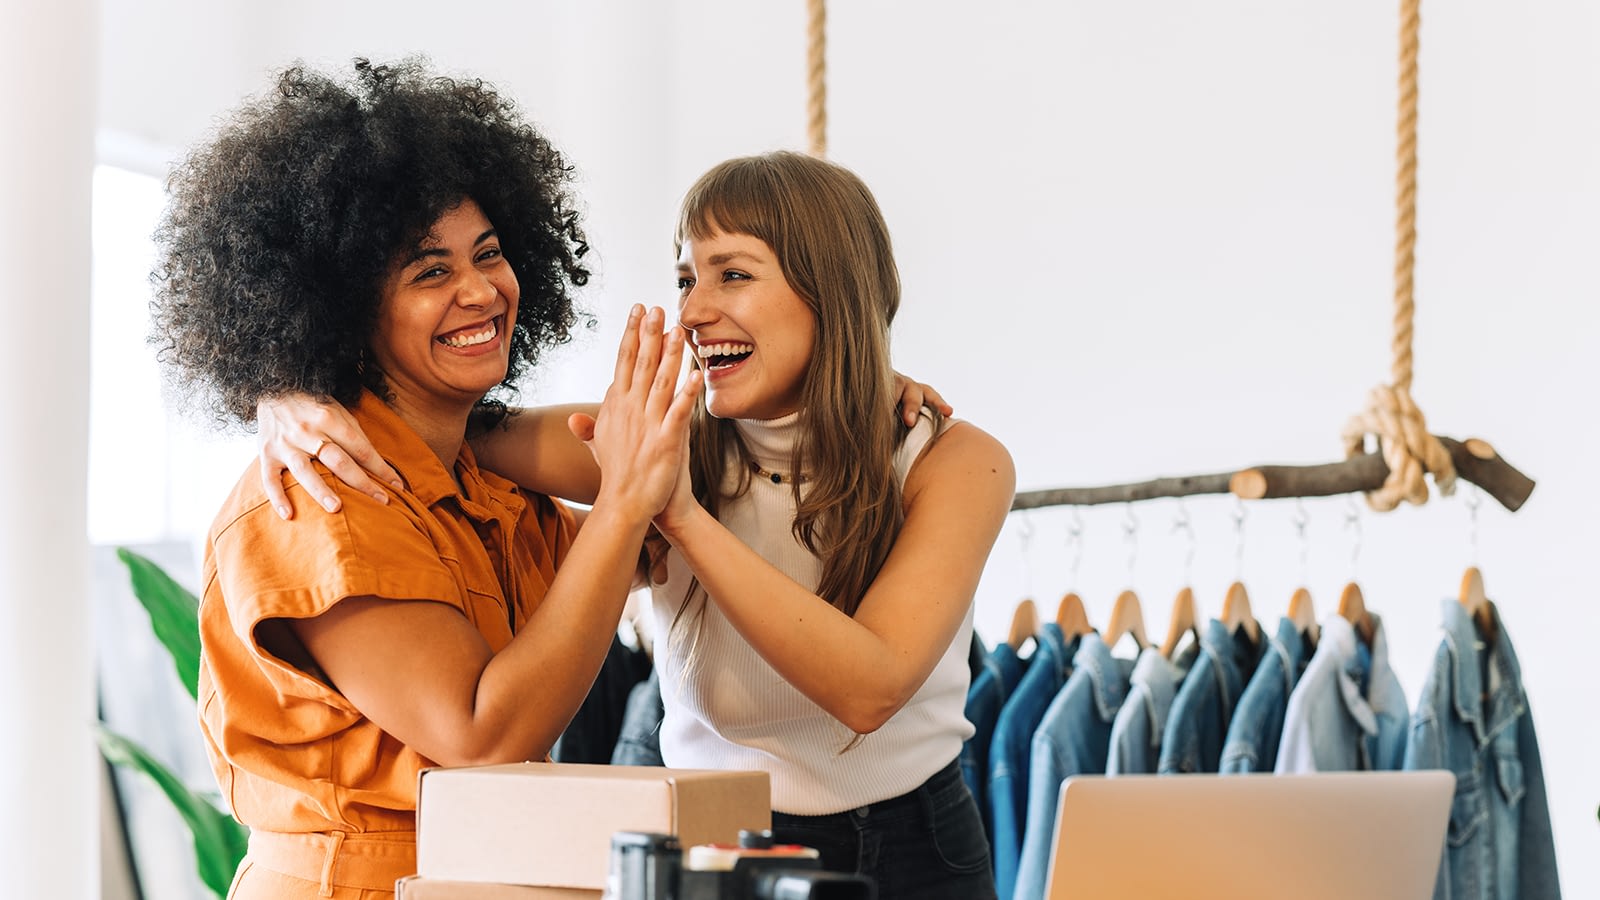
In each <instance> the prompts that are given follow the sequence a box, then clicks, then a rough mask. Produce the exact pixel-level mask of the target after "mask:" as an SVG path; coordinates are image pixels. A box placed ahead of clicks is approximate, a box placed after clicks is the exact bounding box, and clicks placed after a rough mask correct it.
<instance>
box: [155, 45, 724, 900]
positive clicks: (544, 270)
mask: <svg viewBox="0 0 1600 900" xmlns="http://www.w3.org/2000/svg"><path fill="white" fill-rule="evenodd" d="M568 179H569V169H568V167H567V166H566V165H565V163H564V162H563V160H562V158H561V156H560V154H558V153H557V152H556V151H555V150H554V149H553V148H552V147H551V146H550V144H549V143H548V142H547V141H546V140H545V139H544V138H543V137H542V136H541V135H539V134H538V133H537V132H536V131H534V130H533V129H532V128H531V127H530V126H529V125H527V124H526V123H524V122H523V121H522V120H521V118H520V117H519V115H518V113H517V111H516V109H515V107H514V105H513V104H512V102H511V101H510V100H508V99H507V98H505V97H502V96H500V95H498V94H497V93H496V92H495V91H494V90H493V89H492V88H491V87H489V86H487V85H485V84H483V83H481V82H478V81H458V80H452V79H448V78H442V77H436V76H434V75H432V74H430V73H429V72H428V71H427V70H426V68H425V67H424V66H423V65H422V64H421V63H418V62H405V63H401V64H397V65H393V66H374V65H371V64H369V63H367V62H365V61H358V62H357V65H356V67H355V73H354V76H353V77H352V78H349V79H346V80H339V79H336V78H334V77H332V76H329V75H325V74H319V73H316V72H312V71H309V70H306V69H304V68H298V67H297V68H292V69H289V70H288V71H286V72H284V73H283V74H282V75H281V76H280V77H279V78H278V81H277V86H276V90H275V91H273V92H272V93H270V94H267V95H265V96H263V97H260V98H258V99H256V100H255V101H253V102H251V103H250V104H248V105H246V106H245V107H244V108H243V109H241V110H239V111H238V112H237V113H236V114H235V115H234V116H233V117H232V118H231V119H230V120H228V121H227V122H226V123H225V124H224V125H223V127H222V128H221V129H220V131H219V133H218V134H217V135H216V137H215V139H214V140H212V141H210V142H209V143H207V144H206V145H204V146H202V147H200V148H199V149H198V150H196V151H194V152H193V153H192V154H191V155H190V156H189V157H188V158H187V159H186V160H185V161H184V162H183V163H182V164H181V165H180V166H179V167H178V168H177V169H176V171H175V172H174V174H173V175H172V177H171V179H170V182H169V193H170V200H169V205H168V208H167V211H166V214H165V217H164V219H163V222H162V225H161V228H160V230H159V232H158V241H159V246H160V251H159V259H158V264H157V268H156V272H155V275H154V280H155V282H156V298H155V301H154V303H153V311H154V319H155V337H154V339H155V341H156V342H157V343H158V344H159V345H160V347H161V356H162V358H163V360H164V361H165V362H166V363H167V364H168V365H169V366H170V367H171V371H172V374H173V375H174V376H175V380H176V381H177V382H178V383H179V384H180V385H182V386H185V387H188V388H191V389H194V390H196V391H198V393H199V394H200V395H201V396H203V397H205V398H207V400H208V401H209V405H210V406H211V408H212V409H213V410H214V411H215V413H216V414H217V415H218V416H220V417H223V418H231V419H233V420H236V421H239V422H248V421H249V420H250V419H252V418H253V417H254V415H255V411H256V405H257V403H258V402H259V401H260V400H262V398H266V397H273V396H278V395H284V394H312V395H320V396H326V397H330V398H334V399H336V400H338V401H339V402H340V403H342V404H344V405H345V406H346V407H347V408H348V409H349V410H350V412H351V414H352V415H353V416H354V419H355V421H356V422H357V423H359V425H360V426H361V427H362V428H363V429H364V431H365V432H366V434H367V435H368V437H370V439H371V441H372V444H373V445H374V447H375V451H376V452H377V453H378V454H380V455H381V456H382V457H383V458H384V459H386V460H387V461H388V462H389V464H390V465H392V467H393V471H394V472H395V483H394V484H393V485H392V486H391V490H389V491H385V492H383V494H382V495H377V496H375V495H371V494H367V493H362V492H358V491H354V490H349V489H345V488H342V487H341V488H339V491H340V493H342V494H343V496H342V497H341V502H339V503H336V504H328V506H332V507H336V509H319V508H315V507H313V508H311V509H310V510H309V511H308V512H307V513H306V514H303V515H301V516H298V517H296V518H294V519H293V520H292V521H291V520H286V519H284V518H283V517H282V516H281V515H279V514H278V513H277V512H276V511H275V510H274V508H273V507H274V506H275V505H276V504H275V503H274V502H273V498H271V497H269V496H268V494H267V492H266V491H264V490H263V488H262V478H261V476H260V475H259V474H258V473H257V472H256V471H254V468H255V467H254V466H252V469H251V471H248V472H246V473H245V474H244V475H243V476H242V477H241V478H240V479H239V482H238V484H237V486H236V487H235V488H234V490H233V492H232V494H231V495H230V496H229V498H228V499H227V500H226V502H225V503H224V505H223V508H222V511H221V512H220V513H219V514H218V516H217V518H216V520H215V522H214V523H213V525H212V528H211V531H210V533H209V535H208V537H207V540H206V545H205V558H204V564H203V582H204V588H203V596H202V599H201V603H200V631H201V642H202V648H203V654H202V666H201V672H200V693H199V707H200V708H199V713H200V720H201V725H202V729H203V731H204V734H205V738H206V741H207V747H208V751H209V754H210V757H211V761H212V766H213V769H214V771H215V773H216V776H217V781H218V783H219V785H220V786H221V788H222V793H223V796H224V798H225V799H226V800H227V801H228V803H229V805H230V806H231V808H232V810H233V812H234V815H235V816H237V817H238V818H239V820H240V821H242V822H243V823H245V824H246V825H248V826H249V827H250V829H251V836H250V845H249V852H248V855H247V856H246V857H245V859H244V862H243V863H242V864H241V865H240V867H239V870H238V872H237V874H236V877H235V880H234V886H233V889H232V892H231V895H230V896H232V897H236V898H266V897H272V898H293V897H317V896H320V897H330V896H332V897H350V898H355V897H363V898H366V897H378V896H385V895H392V891H393V888H394V882H395V880H396V879H397V878H399V877H401V876H404V875H408V874H411V873H412V872H414V871H415V827H416V826H415V814H416V785H417V773H418V771H419V770H420V769H421V768H423V767H425V766H428V765H434V764H439V765H469V764H481V763H496V762H513V761H521V760H528V759H539V758H543V757H544V756H545V755H546V754H547V753H548V751H549V749H550V747H551V745H552V744H553V743H554V742H555V740H556V738H557V737H558V736H559V735H560V734H561V732H562V729H563V728H565V727H566V724H567V722H568V721H569V720H570V719H571V717H572V715H573V713H574V712H575V711H576V710H577V708H578V706H579V704H580V703H581V702H582V701H583V698H584V696H585V694H586V692H587V691H588V689H589V685H590V683H591V682H592V681H593V680H594V677H595V674H596V672H597V671H598V670H599V668H600V666H601V663H602V661H603V659H604V657H605V653H606V650H607V647H608V646H609V643H610V640H611V636H612V634H614V632H615V629H616V625H617V620H618V617H619V616H620V615H621V612H622V608H623V604H624V601H625V599H626V596H627V593H628V590H629V587H630V583H631V580H632V575H633V570H634V567H635V564H636V561H637V559H638V557H639V554H640V550H641V544H642V541H643V539H644V537H645V532H646V529H647V527H648V526H649V523H650V520H651V518H652V517H653V516H654V515H655V514H656V513H658V512H660V511H661V509H662V508H663V507H664V506H665V504H666V501H667V499H668V497H669V496H670V494H671V490H672V488H673V485H674V484H675V483H676V481H677V477H678V471H679V467H680V464H681V460H682V457H683V455H684V452H685V451H684V447H685V442H686V435H687V428H688V420H689V415H690V411H691V409H692V405H693V402H694V397H695V395H696V393H697V391H698V382H697V381H696V380H694V379H691V380H690V381H689V383H688V384H687V385H686V386H685V388H684V389H683V390H682V391H681V392H678V393H676V395H674V386H675V384H676V381H677V376H678V372H679V367H680V364H681V360H682V352H683V349H682V348H683V338H682V335H681V333H680V332H679V331H678V330H677V329H673V330H671V331H670V332H668V331H666V329H665V328H664V324H663V314H662V312H661V311H660V310H659V309H656V310H651V311H650V312H648V313H645V312H644V311H643V310H642V309H640V308H637V307H636V308H635V309H634V311H633V313H632V314H631V315H630V318H629V321H628V326H627V329H626V333H625V335H624V338H623V341H622V346H621V349H620V351H619V353H618V358H617V365H616V370H615V381H614V382H613V383H612V385H611V388H610V390H609V391H608V392H607V394H606V398H605V401H604V403H603V404H602V406H601V407H600V409H599V410H598V415H597V417H595V416H587V415H585V416H580V417H578V419H577V420H576V421H575V422H574V426H575V427H577V428H579V429H581V430H582V431H583V433H584V435H585V437H586V438H588V440H587V445H588V451H586V452H587V453H591V454H592V457H591V458H590V459H588V460H587V461H586V469H585V473H586V474H585V477H589V478H593V479H594V480H595V481H596V482H597V484H598V487H597V490H596V492H595V495H594V497H593V508H592V509H591V510H590V511H589V512H588V513H587V515H586V517H584V518H583V519H582V520H581V522H580V520H579V518H578V517H577V516H576V515H575V514H574V513H573V512H572V511H571V510H569V509H568V508H567V507H565V506H563V505H562V504H560V503H558V502H556V501H554V500H552V499H551V498H550V497H548V496H544V495H542V494H540V493H537V492H535V491H532V490H528V489H523V488H519V487H517V486H516V485H513V484H512V483H510V482H508V481H506V480H505V479H503V478H501V477H499V476H497V475H495V474H493V473H492V472H490V471H487V470H485V469H483V468H481V467H480V466H479V465H478V464H477V461H476V457H475V456H474V454H473V451H472V448H471V446H470V445H469V444H468V443H467V442H466V437H467V435H468V433H469V431H470V432H474V433H477V432H481V431H483V430H485V429H488V428H491V427H494V426H495V425H496V424H497V423H499V422H500V421H502V420H504V419H505V417H506V416H507V410H506V407H505V405H504V401H503V400H502V399H501V397H502V396H503V395H504V394H505V393H506V392H508V391H509V390H510V388H511V385H512V383H513V380H514V379H515V377H516V375H517V374H518V373H519V372H521V371H523V370H524V369H525V368H526V367H527V366H529V365H532V364H534V363H535V362H536V360H537V358H538V354H539V351H540V350H541V349H543V348H544V347H547V346H550V345H552V344H556V343H560V342H562V341H565V340H566V339H567V337H568V333H569V330H570V329H571V328H572V326H573V324H574V322H575V319H576V316H575V313H574V311H573V304H572V297H571V292H572V288H573V287H574V286H577V285H582V284H583V283H584V281H585V280H586V278H587V272H586V271H585V269H584V268H583V266H582V265H581V264H580V261H579V258H580V256H581V255H582V253H583V251H584V249H585V247H584V240H583V233H582V231H581V229H580V228H579V226H578V221H577V216H576V214H575V213H574V212H573V211H572V205H571V200H570V198H569V196H568V193H567V182H568ZM568 444H569V445H571V446H581V445H578V444H577V443H576V442H574V441H572V440H571V439H570V438H569V440H568ZM323 471H326V470H323ZM529 480H530V481H534V482H537V481H538V478H531V479H529ZM319 487H322V488H323V489H324V490H326V489H327V488H326V487H325V486H322V485H320V483H319ZM288 490H289V492H290V494H291V495H298V496H300V497H304V496H305V495H304V494H303V493H302V491H303V488H301V487H300V486H299V485H297V484H291V485H290V486H289V488H288ZM306 505H307V506H309V505H310V504H306ZM580 526H581V527H580Z"/></svg>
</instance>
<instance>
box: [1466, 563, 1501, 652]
mask: <svg viewBox="0 0 1600 900" xmlns="http://www.w3.org/2000/svg"><path fill="white" fill-rule="evenodd" d="M1460 599H1461V605H1462V606H1464V607H1466V609H1467V615H1469V616H1471V617H1472V624H1473V625H1475V626H1477V629H1478V636H1479V637H1481V638H1483V642H1484V644H1485V645H1487V646H1489V647H1493V646H1494V639H1495V627H1494V606H1493V604H1492V603H1490V601H1489V597H1488V595H1487V594H1485V593H1484V591H1483V573H1482V572H1480V571H1478V567H1477V566H1469V567H1468V568H1467V571H1466V573H1465V574H1463V575H1462V576H1461V595H1460Z"/></svg>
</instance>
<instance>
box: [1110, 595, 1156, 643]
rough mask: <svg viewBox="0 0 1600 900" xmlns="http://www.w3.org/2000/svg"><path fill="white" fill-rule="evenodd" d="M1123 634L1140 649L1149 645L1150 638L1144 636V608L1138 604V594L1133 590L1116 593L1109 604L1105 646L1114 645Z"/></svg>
mask: <svg viewBox="0 0 1600 900" xmlns="http://www.w3.org/2000/svg"><path fill="white" fill-rule="evenodd" d="M1123 635H1129V636H1131V637H1132V638H1133V642H1134V644H1136V645H1137V646H1138V647H1139V649H1140V650H1143V649H1144V648H1145V647H1148V646H1149V645H1150V639H1149V638H1146V637H1145V636H1144V610H1143V609H1142V608H1141V607H1140V606H1139V595H1138V594H1135V593H1134V592H1133V591H1123V592H1122V593H1120V594H1118V595H1117V602H1116V603H1114V604H1112V606H1111V621H1110V622H1109V623H1108V624H1107V625H1106V633H1105V642H1106V646H1107V647H1115V646H1116V645H1117V642H1118V641H1120V640H1122V636H1123Z"/></svg>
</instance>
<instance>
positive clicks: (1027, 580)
mask: <svg viewBox="0 0 1600 900" xmlns="http://www.w3.org/2000/svg"><path fill="white" fill-rule="evenodd" d="M1017 539H1018V540H1020V541H1021V542H1022V590H1023V596H1024V597H1032V596H1033V566H1032V565H1031V564H1030V562H1029V560H1028V549H1029V548H1030V547H1031V546H1032V544H1033V516H1032V513H1031V512H1029V511H1027V510H1024V511H1023V513H1022V522H1021V524H1019V525H1018V526H1017Z"/></svg>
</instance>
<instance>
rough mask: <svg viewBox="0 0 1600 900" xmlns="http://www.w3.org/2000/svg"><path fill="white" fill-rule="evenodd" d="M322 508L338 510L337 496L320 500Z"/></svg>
mask: <svg viewBox="0 0 1600 900" xmlns="http://www.w3.org/2000/svg"><path fill="white" fill-rule="evenodd" d="M322 508H323V509H325V510H327V511H328V512H338V511H339V500H338V499H337V498H335V497H328V498H325V499H324V500H323V501H322Z"/></svg>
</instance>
